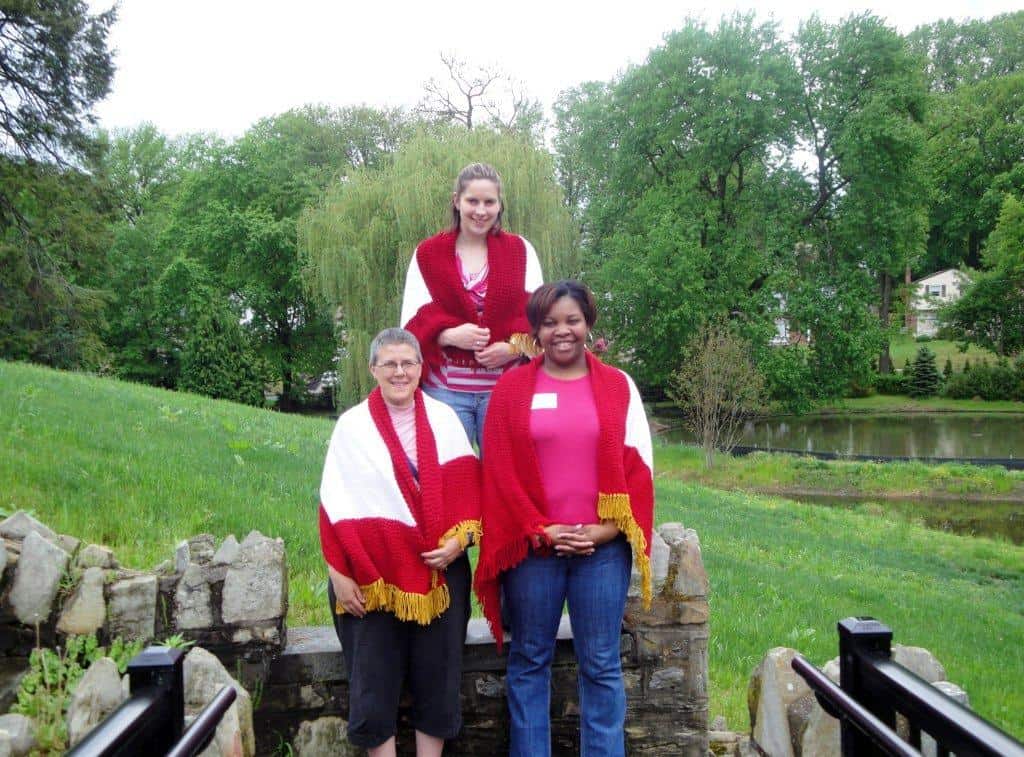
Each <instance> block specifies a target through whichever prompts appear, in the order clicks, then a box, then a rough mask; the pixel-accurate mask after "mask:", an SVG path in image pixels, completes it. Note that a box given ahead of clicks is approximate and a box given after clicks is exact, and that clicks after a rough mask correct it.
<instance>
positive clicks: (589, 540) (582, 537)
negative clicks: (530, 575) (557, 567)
mask: <svg viewBox="0 0 1024 757" xmlns="http://www.w3.org/2000/svg"><path fill="white" fill-rule="evenodd" d="M544 533H545V534H547V537H548V541H550V542H551V546H552V547H553V548H554V550H555V554H556V555H558V556H559V557H584V556H586V555H592V554H594V550H595V549H597V548H598V547H599V546H600V545H602V544H604V543H605V542H609V541H611V540H612V539H614V538H615V537H616V536H618V534H619V528H618V526H616V525H615V523H613V522H612V521H609V520H606V521H603V522H601V523H588V524H587V525H582V524H577V525H574V526H570V525H566V524H564V523H553V524H551V525H550V526H546V527H545V528H544Z"/></svg>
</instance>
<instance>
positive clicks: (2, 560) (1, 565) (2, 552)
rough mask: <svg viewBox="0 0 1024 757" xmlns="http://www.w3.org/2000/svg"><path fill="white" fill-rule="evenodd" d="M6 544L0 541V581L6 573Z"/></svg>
mask: <svg viewBox="0 0 1024 757" xmlns="http://www.w3.org/2000/svg"><path fill="white" fill-rule="evenodd" d="M7 558H8V554H7V544H6V542H4V541H3V540H2V539H0V581H2V580H3V577H4V573H6V572H7Z"/></svg>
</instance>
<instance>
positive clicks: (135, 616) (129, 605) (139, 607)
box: [107, 575, 157, 641]
mask: <svg viewBox="0 0 1024 757" xmlns="http://www.w3.org/2000/svg"><path fill="white" fill-rule="evenodd" d="M107 591H108V595H107V599H108V603H107V607H108V610H107V630H108V632H109V633H110V635H111V636H121V637H123V638H124V639H126V640H135V639H142V640H144V641H149V640H151V639H152V638H153V632H154V627H155V625H156V595H157V581H156V576H149V575H144V576H133V577H130V578H124V579H122V580H120V581H116V582H115V583H113V584H111V585H110V586H109V588H108V590H107Z"/></svg>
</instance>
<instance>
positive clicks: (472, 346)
mask: <svg viewBox="0 0 1024 757" xmlns="http://www.w3.org/2000/svg"><path fill="white" fill-rule="evenodd" d="M490 339H491V330H490V329H485V328H483V327H482V326H477V325H476V324H475V323H464V324H462V325H461V326H455V327H453V328H450V329H445V330H444V331H442V332H441V333H440V334H438V337H437V343H438V344H439V345H440V346H441V347H458V348H459V349H460V350H469V351H470V352H476V351H477V350H482V349H483V348H484V347H486V346H487V343H488V342H489V341H490Z"/></svg>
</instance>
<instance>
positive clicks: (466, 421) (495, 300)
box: [401, 163, 543, 446]
mask: <svg viewBox="0 0 1024 757" xmlns="http://www.w3.org/2000/svg"><path fill="white" fill-rule="evenodd" d="M451 209H452V225H451V228H450V229H448V230H447V231H443V232H441V233H439V234H437V235H435V236H433V237H431V238H430V239H426V240H424V241H422V242H420V244H419V245H418V246H417V248H416V252H415V253H414V254H413V256H412V261H411V262H410V264H409V272H408V274H407V275H406V279H405V293H404V296H403V298H402V315H401V323H402V324H403V325H404V326H405V328H407V329H408V330H409V331H411V332H412V333H413V334H415V335H416V338H417V339H419V341H420V345H421V347H422V349H423V356H424V360H425V363H426V365H425V368H424V376H423V389H424V391H426V393H427V394H429V395H430V396H432V397H435V398H436V399H439V400H441V401H442V402H444V403H445V404H447V405H450V406H451V407H452V408H453V409H454V410H455V412H456V413H458V415H459V419H460V420H461V421H462V423H463V426H464V427H465V429H466V434H467V435H468V436H469V438H470V441H473V442H476V443H477V445H478V446H479V444H480V441H481V435H482V434H483V421H484V416H485V415H486V413H487V402H488V400H489V399H490V396H491V389H493V388H494V385H495V383H496V382H497V381H498V379H499V378H501V376H502V374H503V373H504V372H505V371H506V370H508V369H509V368H510V367H512V366H513V365H516V364H517V363H518V362H519V361H520V358H522V357H523V356H530V355H532V354H533V353H534V351H535V350H534V347H533V340H532V339H531V338H530V336H529V333H528V332H529V324H528V323H527V321H526V300H527V299H528V297H529V296H530V292H532V291H533V290H534V289H536V288H537V287H538V286H540V285H541V283H542V282H543V276H542V274H541V269H540V262H539V261H538V259H537V253H536V252H535V251H534V249H533V247H532V246H531V245H530V243H529V242H527V241H526V240H525V239H523V238H522V237H520V236H516V235H515V234H511V233H509V232H507V231H505V230H503V229H502V227H501V216H502V212H503V211H504V205H503V200H502V194H501V177H500V176H499V175H498V172H497V171H495V170H494V168H492V167H491V166H489V165H486V164H484V163H472V164H470V165H468V166H466V167H465V168H463V169H462V171H460V172H459V175H458V176H457V177H456V179H455V187H454V191H453V192H452V199H451Z"/></svg>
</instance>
